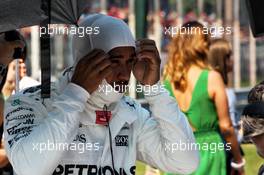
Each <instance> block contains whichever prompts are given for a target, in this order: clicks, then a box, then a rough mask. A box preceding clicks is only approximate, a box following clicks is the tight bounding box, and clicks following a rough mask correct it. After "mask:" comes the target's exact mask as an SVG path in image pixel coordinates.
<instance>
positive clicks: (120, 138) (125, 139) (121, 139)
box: [115, 135, 128, 146]
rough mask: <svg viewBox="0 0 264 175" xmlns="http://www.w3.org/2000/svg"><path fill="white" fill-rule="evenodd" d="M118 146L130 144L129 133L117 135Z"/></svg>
mask: <svg viewBox="0 0 264 175" xmlns="http://www.w3.org/2000/svg"><path fill="white" fill-rule="evenodd" d="M115 143H116V146H128V135H118V136H116V137H115Z"/></svg>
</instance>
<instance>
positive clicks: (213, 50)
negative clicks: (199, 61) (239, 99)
mask: <svg viewBox="0 0 264 175" xmlns="http://www.w3.org/2000/svg"><path fill="white" fill-rule="evenodd" d="M231 53H232V50H231V46H230V44H229V42H228V41H227V40H225V39H222V38H219V39H214V40H212V41H211V44H210V48H209V53H208V60H209V63H210V64H211V66H212V67H213V69H215V70H216V71H217V72H219V73H220V74H221V76H222V78H223V80H224V83H225V84H226V85H227V84H228V76H227V74H228V69H227V65H226V61H227V59H230V56H231Z"/></svg>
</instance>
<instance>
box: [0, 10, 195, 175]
mask: <svg viewBox="0 0 264 175" xmlns="http://www.w3.org/2000/svg"><path fill="white" fill-rule="evenodd" d="M79 27H82V28H86V27H92V29H93V28H95V29H96V30H99V32H94V34H90V35H85V37H81V36H78V35H75V36H74V39H73V52H74V58H75V64H74V65H73V67H72V68H69V69H67V70H66V71H64V72H63V75H62V77H60V79H59V80H58V82H56V83H55V84H54V85H53V86H52V87H51V98H50V99H45V100H43V99H41V97H40V89H39V87H33V88H29V89H26V90H24V91H22V92H20V93H19V94H17V95H15V96H12V97H11V98H10V99H9V100H8V102H7V104H6V107H5V121H4V124H5V148H6V150H7V154H8V158H9V160H10V162H11V164H12V165H13V168H14V171H15V172H16V174H18V175H51V174H53V175H72V174H74V175H87V174H88V175H96V174H98V175H119V174H120V175H132V174H133V175H134V174H135V169H136V167H135V165H136V160H140V161H142V162H145V163H147V164H149V165H151V166H153V167H156V168H159V169H161V170H163V171H166V172H172V173H181V174H189V173H192V172H193V171H194V170H195V169H196V168H197V166H198V164H199V155H198V150H195V149H187V148H186V149H176V144H180V143H181V144H182V143H184V144H186V145H187V144H192V143H195V139H194V136H193V132H192V129H191V127H190V126H189V124H188V121H187V119H186V117H185V115H184V114H183V113H182V112H181V111H180V110H179V107H178V105H177V103H176V101H175V100H174V99H173V98H171V97H170V96H169V95H168V93H167V91H165V90H164V89H163V88H162V86H161V85H160V82H159V81H160V74H159V73H160V57H159V53H158V51H157V48H156V46H155V43H154V41H152V40H148V39H143V40H140V41H137V42H135V39H134V38H133V36H132V34H131V31H130V30H129V28H128V26H127V25H126V24H125V23H124V22H123V21H122V20H119V19H116V18H113V17H110V16H105V15H101V14H94V15H90V16H88V17H86V18H85V19H84V20H83V21H82V22H81V23H80V25H79ZM131 72H133V74H134V76H135V78H136V79H137V80H138V81H139V82H140V84H142V85H144V86H143V88H142V89H143V90H144V94H145V98H146V100H147V101H148V103H149V105H150V111H151V112H148V111H147V110H145V109H144V108H143V107H141V105H140V104H139V103H138V102H136V101H135V100H134V99H132V98H129V97H127V96H124V93H125V92H124V91H123V90H121V89H122V88H120V87H119V88H116V89H115V88H112V87H115V86H116V85H119V86H122V87H123V86H125V85H128V82H129V79H130V75H131ZM114 85H115V86H114ZM109 88H112V90H111V91H109ZM117 89H119V92H117ZM106 91H107V92H106ZM81 144H82V145H85V150H80V148H81V147H80V145H81ZM62 145H63V146H62Z"/></svg>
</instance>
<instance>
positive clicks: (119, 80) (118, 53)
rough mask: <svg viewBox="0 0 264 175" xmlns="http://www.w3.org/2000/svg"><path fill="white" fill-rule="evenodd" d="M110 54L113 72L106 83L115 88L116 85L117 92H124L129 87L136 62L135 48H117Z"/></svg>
mask: <svg viewBox="0 0 264 175" xmlns="http://www.w3.org/2000/svg"><path fill="white" fill-rule="evenodd" d="M108 54H109V56H110V60H111V62H112V67H113V71H112V73H111V74H110V75H109V76H107V77H106V81H107V82H108V83H109V84H111V85H112V86H113V87H114V84H115V90H117V91H119V92H123V91H122V90H124V89H125V88H124V86H125V85H128V82H129V79H130V75H131V70H132V67H133V65H134V63H135V61H136V53H135V48H134V47H116V48H114V49H112V50H111V51H109V52H108ZM118 86H119V88H118ZM122 87H123V88H122Z"/></svg>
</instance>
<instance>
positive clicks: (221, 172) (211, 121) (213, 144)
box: [164, 70, 226, 175]
mask: <svg viewBox="0 0 264 175" xmlns="http://www.w3.org/2000/svg"><path fill="white" fill-rule="evenodd" d="M208 72H209V71H208V70H203V71H202V73H201V74H200V77H199V78H198V80H197V83H196V85H195V88H194V90H193V93H192V100H191V104H190V107H189V109H188V110H187V111H183V112H184V113H185V115H186V116H187V118H188V120H189V122H190V124H191V125H192V126H193V127H194V128H195V129H196V130H195V132H194V136H195V138H196V143H197V144H199V145H200V149H199V152H200V165H199V167H198V169H197V170H196V171H195V172H194V173H192V174H195V175H226V157H225V150H224V148H223V145H224V143H223V140H222V138H221V136H220V132H219V124H218V118H217V113H216V108H215V105H214V103H213V101H212V100H211V99H210V97H209V94H208V90H207V87H208ZM164 85H165V87H166V89H168V91H169V92H170V95H171V96H174V95H173V91H172V87H171V84H170V82H169V81H168V80H166V81H164ZM219 145H220V146H219ZM217 148H219V149H217ZM166 175H171V174H169V173H167V174H166Z"/></svg>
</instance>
